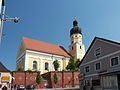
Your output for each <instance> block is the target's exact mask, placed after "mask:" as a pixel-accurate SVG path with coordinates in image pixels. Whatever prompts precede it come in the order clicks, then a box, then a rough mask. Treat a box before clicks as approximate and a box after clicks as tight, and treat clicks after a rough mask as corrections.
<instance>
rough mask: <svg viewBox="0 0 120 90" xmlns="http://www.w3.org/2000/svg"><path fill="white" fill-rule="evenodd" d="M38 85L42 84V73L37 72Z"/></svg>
mask: <svg viewBox="0 0 120 90" xmlns="http://www.w3.org/2000/svg"><path fill="white" fill-rule="evenodd" d="M36 83H37V84H38V85H39V84H40V83H41V75H40V72H37V76H36Z"/></svg>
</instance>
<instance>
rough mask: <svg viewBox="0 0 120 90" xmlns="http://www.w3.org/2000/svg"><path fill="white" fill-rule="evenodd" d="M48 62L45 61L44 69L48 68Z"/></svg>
mask: <svg viewBox="0 0 120 90" xmlns="http://www.w3.org/2000/svg"><path fill="white" fill-rule="evenodd" d="M48 67H49V64H48V62H46V63H45V70H48Z"/></svg>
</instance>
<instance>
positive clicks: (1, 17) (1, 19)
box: [0, 0, 20, 43]
mask: <svg viewBox="0 0 120 90" xmlns="http://www.w3.org/2000/svg"><path fill="white" fill-rule="evenodd" d="M19 20H20V19H19V18H18V17H14V18H11V17H9V16H7V15H6V14H5V2H4V0H2V2H1V12H0V22H1V23H0V43H1V39H2V35H3V34H2V31H3V30H2V29H3V24H4V21H14V23H18V21H19Z"/></svg>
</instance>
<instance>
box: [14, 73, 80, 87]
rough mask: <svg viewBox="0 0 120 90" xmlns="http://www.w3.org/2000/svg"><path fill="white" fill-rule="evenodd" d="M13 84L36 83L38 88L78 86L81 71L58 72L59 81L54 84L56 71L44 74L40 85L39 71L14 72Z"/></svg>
mask: <svg viewBox="0 0 120 90" xmlns="http://www.w3.org/2000/svg"><path fill="white" fill-rule="evenodd" d="M12 74H13V77H14V80H13V85H25V86H28V85H31V84H32V85H34V86H35V87H36V88H69V87H78V86H79V80H78V74H79V72H57V76H58V83H57V84H56V85H55V84H54V78H53V76H54V72H48V73H45V74H42V82H41V84H40V85H39V86H38V85H37V84H36V75H37V72H13V73H12Z"/></svg>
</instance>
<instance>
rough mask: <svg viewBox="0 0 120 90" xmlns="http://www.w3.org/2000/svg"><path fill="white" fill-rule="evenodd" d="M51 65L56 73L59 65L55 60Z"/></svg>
mask: <svg viewBox="0 0 120 90" xmlns="http://www.w3.org/2000/svg"><path fill="white" fill-rule="evenodd" d="M53 65H54V69H55V71H58V68H59V67H60V64H59V62H58V60H55V61H54V62H53Z"/></svg>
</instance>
